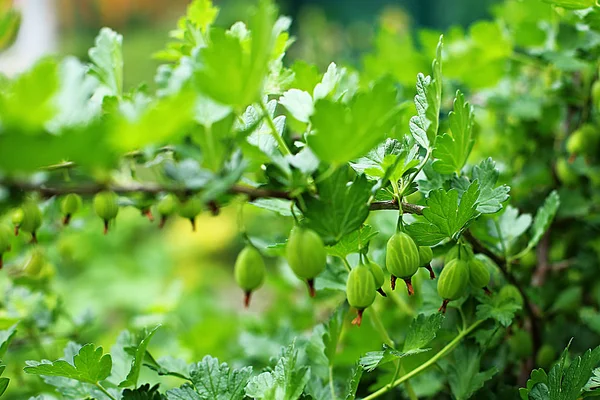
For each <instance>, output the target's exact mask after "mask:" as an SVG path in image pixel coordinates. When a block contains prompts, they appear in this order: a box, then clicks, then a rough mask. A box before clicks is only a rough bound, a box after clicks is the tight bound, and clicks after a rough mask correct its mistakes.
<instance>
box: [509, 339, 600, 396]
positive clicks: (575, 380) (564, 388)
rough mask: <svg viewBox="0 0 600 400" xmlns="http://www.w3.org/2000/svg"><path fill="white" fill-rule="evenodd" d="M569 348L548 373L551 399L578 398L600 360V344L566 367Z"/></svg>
mask: <svg viewBox="0 0 600 400" xmlns="http://www.w3.org/2000/svg"><path fill="white" fill-rule="evenodd" d="M569 345H570V343H569ZM568 349H569V346H567V348H566V349H565V350H564V351H563V353H562V355H561V357H560V359H559V361H558V362H557V363H556V364H554V366H553V367H552V369H551V370H550V373H549V374H548V384H547V386H548V389H549V392H550V396H549V399H550V400H577V399H578V398H579V397H580V395H581V391H582V390H583V388H584V387H585V385H586V384H587V382H588V380H589V379H590V377H591V376H592V372H593V370H594V368H596V366H597V365H598V363H599V362H600V346H598V347H596V348H595V349H594V350H587V351H586V352H585V353H584V354H582V355H581V356H578V357H576V358H574V359H573V360H572V361H571V363H570V364H569V366H568V368H565V362H566V358H567V352H568ZM532 378H533V373H532ZM527 389H529V382H527ZM522 396H523V395H521V397H522Z"/></svg>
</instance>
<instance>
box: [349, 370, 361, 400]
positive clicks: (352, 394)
mask: <svg viewBox="0 0 600 400" xmlns="http://www.w3.org/2000/svg"><path fill="white" fill-rule="evenodd" d="M363 371H364V369H363V367H362V366H361V365H360V364H356V365H355V366H354V368H352V375H351V377H350V380H349V381H348V387H347V388H346V400H355V399H356V391H357V390H358V385H359V383H360V378H361V377H362V374H363Z"/></svg>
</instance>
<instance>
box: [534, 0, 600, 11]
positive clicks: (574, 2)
mask: <svg viewBox="0 0 600 400" xmlns="http://www.w3.org/2000/svg"><path fill="white" fill-rule="evenodd" d="M543 1H544V2H545V3H549V4H553V5H555V6H557V7H563V8H568V9H570V10H581V9H584V8H588V7H593V6H594V5H595V4H596V2H595V0H543Z"/></svg>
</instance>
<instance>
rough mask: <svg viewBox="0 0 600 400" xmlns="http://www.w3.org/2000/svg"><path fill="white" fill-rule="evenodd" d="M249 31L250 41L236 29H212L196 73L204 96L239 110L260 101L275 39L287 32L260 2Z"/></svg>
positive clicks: (268, 6)
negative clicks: (234, 30)
mask: <svg viewBox="0 0 600 400" xmlns="http://www.w3.org/2000/svg"><path fill="white" fill-rule="evenodd" d="M239 26H240V25H238V27H239ZM249 27H250V31H251V34H250V36H249V38H246V37H241V36H240V35H239V34H235V32H233V28H232V31H230V32H227V31H225V30H223V29H221V28H215V27H213V28H212V29H210V30H209V31H208V33H209V36H210V39H209V41H208V42H209V43H208V45H207V46H205V47H203V48H201V49H200V51H199V54H198V59H199V66H198V68H196V71H195V83H196V86H197V87H198V88H199V89H200V90H201V91H202V92H203V93H205V94H206V95H208V96H210V97H212V98H213V99H214V100H216V101H218V102H219V103H222V104H227V105H232V106H234V107H237V108H240V107H246V106H248V105H249V104H252V103H254V102H257V101H260V99H261V97H262V95H263V94H262V89H263V83H264V80H265V77H266V74H267V71H268V64H269V60H270V59H271V58H272V55H273V52H274V50H275V48H274V46H275V42H276V38H277V36H278V35H279V33H280V32H281V31H282V30H284V29H287V27H286V26H285V24H281V23H276V8H275V6H274V5H273V3H272V1H269V0H261V1H259V2H258V7H257V8H256V11H255V13H254V15H253V16H252V17H251V18H250V24H249ZM244 28H245V27H244ZM248 41H249V43H248ZM223 82H227V85H223Z"/></svg>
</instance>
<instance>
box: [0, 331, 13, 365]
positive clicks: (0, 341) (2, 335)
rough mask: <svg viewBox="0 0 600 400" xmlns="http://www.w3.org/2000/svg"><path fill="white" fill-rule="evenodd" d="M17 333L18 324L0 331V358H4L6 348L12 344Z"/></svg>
mask: <svg viewBox="0 0 600 400" xmlns="http://www.w3.org/2000/svg"><path fill="white" fill-rule="evenodd" d="M16 334H17V325H16V324H15V325H13V326H11V327H10V328H8V329H6V330H3V331H0V358H4V355H5V354H6V350H8V346H9V345H10V342H11V341H12V340H13V339H14V337H15V335H16ZM0 375H1V374H0Z"/></svg>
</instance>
